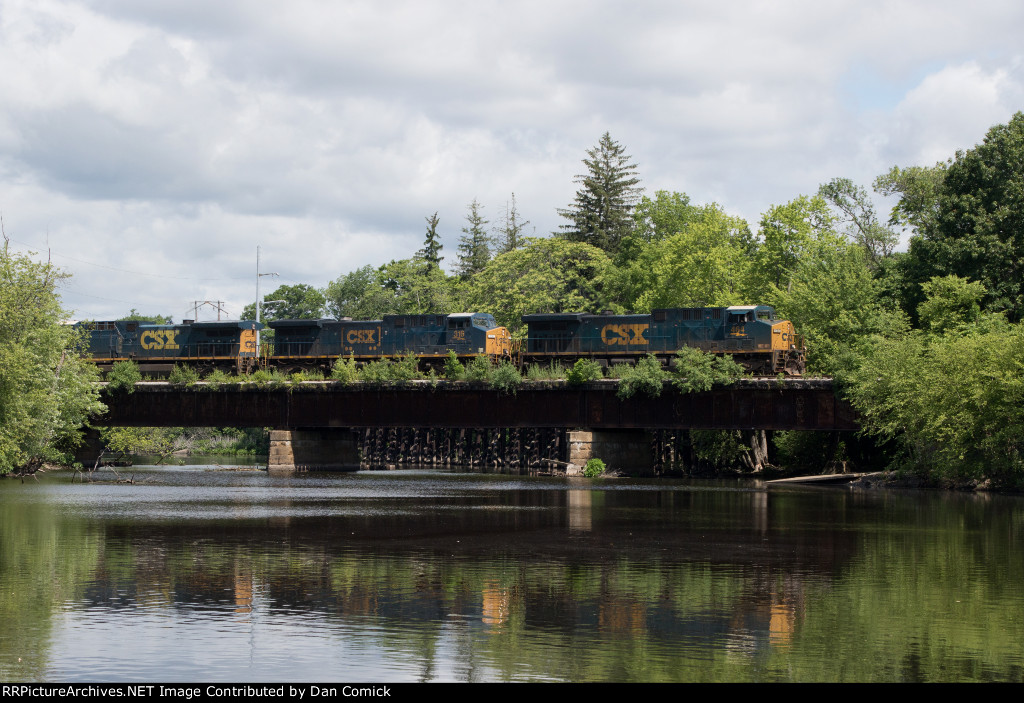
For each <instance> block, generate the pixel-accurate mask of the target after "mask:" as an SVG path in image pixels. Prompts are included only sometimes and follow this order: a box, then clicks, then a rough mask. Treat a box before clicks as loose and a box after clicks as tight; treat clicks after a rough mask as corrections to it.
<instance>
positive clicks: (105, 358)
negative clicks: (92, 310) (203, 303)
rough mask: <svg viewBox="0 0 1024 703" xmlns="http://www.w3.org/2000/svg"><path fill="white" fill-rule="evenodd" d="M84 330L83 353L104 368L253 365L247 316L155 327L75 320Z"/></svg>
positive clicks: (153, 370)
mask: <svg viewBox="0 0 1024 703" xmlns="http://www.w3.org/2000/svg"><path fill="white" fill-rule="evenodd" d="M75 327H76V328H79V329H83V330H85V332H86V335H85V338H86V345H87V346H86V353H87V354H88V356H89V357H90V358H91V359H92V360H93V361H94V362H95V363H96V364H97V366H99V367H100V369H101V370H103V371H107V370H109V369H110V367H111V366H113V364H114V363H115V362H118V361H126V360H128V361H134V362H136V363H137V364H138V365H139V370H140V371H142V372H143V373H147V374H164V373H168V372H170V371H171V370H173V369H174V365H175V364H176V363H184V364H189V365H193V366H197V367H200V368H204V369H209V370H213V369H215V368H219V369H224V370H229V371H234V372H236V373H248V372H249V371H251V370H252V369H253V368H255V366H256V362H257V354H256V331H257V330H258V329H261V328H262V327H263V325H262V324H260V323H259V322H254V321H252V320H241V321H239V320H234V321H217V322H193V321H192V320H185V321H183V322H182V323H181V324H180V325H154V324H149V323H145V322H137V321H134V320H115V321H105V322H79V323H77V324H76V325H75Z"/></svg>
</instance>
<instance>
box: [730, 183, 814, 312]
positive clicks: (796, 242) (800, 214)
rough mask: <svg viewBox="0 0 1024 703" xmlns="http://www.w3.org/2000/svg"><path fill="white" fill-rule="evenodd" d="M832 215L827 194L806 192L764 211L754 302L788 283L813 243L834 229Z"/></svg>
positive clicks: (755, 259) (753, 275)
mask: <svg viewBox="0 0 1024 703" xmlns="http://www.w3.org/2000/svg"><path fill="white" fill-rule="evenodd" d="M833 219H834V218H833V217H832V213H831V212H830V211H829V208H828V204H827V203H826V202H825V200H824V198H822V197H820V196H815V197H813V198H808V197H807V196H804V195H801V196H800V197H798V198H796V199H794V200H791V201H790V202H788V203H786V204H785V205H775V206H772V207H771V208H769V210H768V212H766V213H764V215H762V217H761V225H760V228H759V230H758V235H759V239H760V242H759V245H758V247H757V251H756V253H755V254H754V257H753V261H752V265H751V268H750V276H751V279H750V285H749V289H750V293H751V295H752V296H753V298H752V301H751V302H753V301H754V300H764V299H767V297H768V296H770V291H771V289H773V288H785V287H787V286H788V285H789V282H790V279H791V278H792V275H793V272H794V271H795V270H796V268H797V265H798V264H799V262H800V259H801V257H802V256H803V255H804V254H805V253H806V252H807V250H808V248H809V247H810V246H811V243H812V242H815V241H818V240H820V239H821V238H822V237H825V236H828V235H831V234H833V233H834V232H833V229H832V223H833Z"/></svg>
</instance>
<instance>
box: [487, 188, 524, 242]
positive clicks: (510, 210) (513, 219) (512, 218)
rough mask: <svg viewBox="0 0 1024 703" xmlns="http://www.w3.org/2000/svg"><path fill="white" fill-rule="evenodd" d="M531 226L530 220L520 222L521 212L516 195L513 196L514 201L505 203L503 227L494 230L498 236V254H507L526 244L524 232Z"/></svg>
mask: <svg viewBox="0 0 1024 703" xmlns="http://www.w3.org/2000/svg"><path fill="white" fill-rule="evenodd" d="M528 224H530V221H529V220H520V219H519V211H518V210H517V209H516V194H515V193H513V194H512V201H511V202H508V201H506V202H505V216H504V218H503V219H502V222H501V225H500V226H498V227H495V228H494V234H495V236H496V239H497V241H496V244H497V253H498V254H507V253H508V252H510V251H512V250H514V249H518V248H520V247H522V246H524V245H525V244H526V242H525V237H524V235H523V230H525V229H526V226H527V225H528Z"/></svg>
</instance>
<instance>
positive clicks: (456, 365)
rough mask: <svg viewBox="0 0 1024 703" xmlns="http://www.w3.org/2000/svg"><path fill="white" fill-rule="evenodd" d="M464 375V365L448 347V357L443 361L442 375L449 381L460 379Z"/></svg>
mask: <svg viewBox="0 0 1024 703" xmlns="http://www.w3.org/2000/svg"><path fill="white" fill-rule="evenodd" d="M465 375H466V367H465V366H463V365H462V362H461V361H459V355H458V354H456V353H455V352H454V351H453V350H452V349H449V350H448V358H447V359H445V362H444V377H445V378H447V379H448V380H449V381H461V380H462V378H463V377H464V376H465Z"/></svg>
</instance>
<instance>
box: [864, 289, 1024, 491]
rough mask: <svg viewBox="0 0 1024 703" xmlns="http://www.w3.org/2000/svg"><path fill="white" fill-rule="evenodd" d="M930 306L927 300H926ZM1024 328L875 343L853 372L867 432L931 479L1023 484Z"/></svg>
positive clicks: (915, 334)
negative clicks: (898, 451)
mask: <svg viewBox="0 0 1024 703" xmlns="http://www.w3.org/2000/svg"><path fill="white" fill-rule="evenodd" d="M926 302H927V301H926ZM1021 368H1024V327H1021V325H1006V324H1003V325H996V326H989V327H988V328H986V327H984V326H978V327H977V328H975V329H973V330H971V329H964V328H961V329H958V330H955V331H952V332H949V333H946V334H931V333H928V332H925V331H920V330H919V331H915V332H913V333H910V334H908V335H905V336H903V337H898V338H893V339H879V338H876V339H875V340H873V343H872V344H870V345H868V346H866V347H865V350H864V352H863V354H862V358H861V363H860V364H859V366H858V367H857V368H856V369H855V370H854V371H853V372H852V373H850V374H849V376H848V381H849V385H848V387H847V390H846V392H847V395H848V396H849V398H850V399H851V401H852V403H853V405H854V407H856V408H857V410H858V411H859V412H860V415H861V418H862V420H861V422H862V425H863V427H864V429H865V430H866V431H868V432H871V433H873V434H875V435H878V436H880V437H882V438H884V439H887V440H890V441H892V442H897V443H899V445H900V446H902V448H903V449H904V451H905V454H904V456H903V457H902V459H903V461H904V465H906V466H908V467H910V468H913V469H915V470H917V471H918V472H921V473H924V474H927V475H929V476H932V477H936V478H941V477H951V478H977V479H980V478H984V477H988V478H992V479H994V480H996V481H997V482H999V483H1002V484H1006V485H1015V486H1019V485H1020V484H1021V482H1022V481H1024V456H1022V450H1024V441H1022V439H1021V438H1022V437H1024V412H1022V411H1021V408H1022V407H1024V376H1022V375H1021V373H1020V369H1021Z"/></svg>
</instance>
